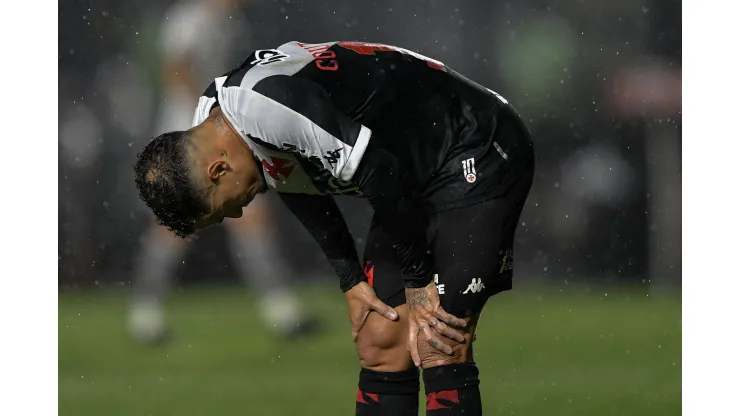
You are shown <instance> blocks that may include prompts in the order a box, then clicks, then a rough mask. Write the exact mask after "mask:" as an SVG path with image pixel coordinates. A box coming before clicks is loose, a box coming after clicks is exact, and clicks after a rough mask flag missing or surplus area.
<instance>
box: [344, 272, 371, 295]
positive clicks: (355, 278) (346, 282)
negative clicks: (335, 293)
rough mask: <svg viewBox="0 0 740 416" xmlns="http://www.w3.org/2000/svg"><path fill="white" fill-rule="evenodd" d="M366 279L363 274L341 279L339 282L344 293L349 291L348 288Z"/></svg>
mask: <svg viewBox="0 0 740 416" xmlns="http://www.w3.org/2000/svg"><path fill="white" fill-rule="evenodd" d="M364 281H365V277H364V276H363V275H353V276H352V277H350V278H348V279H341V280H340V282H339V288H340V289H342V292H343V293H347V291H348V290H350V289H352V288H353V287H355V286H357V285H359V284H360V283H362V282H364Z"/></svg>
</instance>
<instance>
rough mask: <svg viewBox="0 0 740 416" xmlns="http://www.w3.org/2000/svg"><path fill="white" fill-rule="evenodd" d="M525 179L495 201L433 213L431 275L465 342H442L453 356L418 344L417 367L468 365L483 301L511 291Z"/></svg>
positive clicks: (528, 182) (527, 179) (527, 182)
mask: <svg viewBox="0 0 740 416" xmlns="http://www.w3.org/2000/svg"><path fill="white" fill-rule="evenodd" d="M531 180H532V178H531V175H530V174H529V173H527V174H525V175H523V176H522V178H520V180H518V181H517V182H516V184H515V185H514V186H513V187H512V188H511V189H510V190H509V192H508V193H507V194H505V195H503V196H501V197H500V198H493V199H491V200H488V201H485V202H482V203H479V204H476V205H472V206H469V207H465V208H461V209H457V210H451V211H445V212H442V213H438V214H436V215H434V216H433V217H432V218H431V221H430V234H431V236H432V242H433V243H432V247H433V250H434V254H435V260H436V265H437V271H438V274H437V275H436V276H435V282H436V283H437V291H438V293H439V297H440V302H441V305H442V307H443V308H444V309H445V311H447V312H449V313H451V314H453V315H455V316H458V317H460V318H463V319H465V320H466V321H467V322H468V325H467V327H466V328H465V329H464V335H465V342H463V343H458V342H456V341H453V340H450V339H447V338H443V341H444V342H445V343H447V344H448V345H450V346H451V347H452V350H453V355H452V356H447V355H445V354H442V353H440V352H439V351H437V350H436V349H434V348H432V347H431V346H429V345H428V343H427V342H426V340H424V339H421V340H420V341H419V355H420V356H421V359H422V367H424V368H428V367H435V366H440V365H446V364H453V363H464V362H472V361H473V350H472V345H473V344H472V341H473V339H474V337H475V331H476V329H477V325H478V321H479V319H480V315H481V312H482V311H483V308H484V306H485V305H486V302H487V301H488V299H489V298H490V297H491V296H493V295H495V294H497V293H500V292H502V291H506V290H510V289H511V288H512V279H513V254H514V248H513V246H514V234H515V231H516V228H517V223H518V222H519V217H520V215H521V211H522V208H523V206H524V201H525V200H526V196H527V194H528V192H529V188H530V186H531Z"/></svg>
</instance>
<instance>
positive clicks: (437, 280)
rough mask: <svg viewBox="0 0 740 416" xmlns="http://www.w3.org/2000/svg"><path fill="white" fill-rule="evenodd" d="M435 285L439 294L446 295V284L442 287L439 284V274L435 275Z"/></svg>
mask: <svg viewBox="0 0 740 416" xmlns="http://www.w3.org/2000/svg"><path fill="white" fill-rule="evenodd" d="M434 284H435V285H437V294H439V295H444V294H445V285H444V283H442V284H441V285H440V284H439V275H438V274H435V275H434Z"/></svg>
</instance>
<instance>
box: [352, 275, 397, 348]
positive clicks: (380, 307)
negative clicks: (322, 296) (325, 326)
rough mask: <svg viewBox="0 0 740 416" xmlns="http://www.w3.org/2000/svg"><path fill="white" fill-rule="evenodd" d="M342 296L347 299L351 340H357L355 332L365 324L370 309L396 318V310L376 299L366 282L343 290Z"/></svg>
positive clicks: (389, 317) (387, 316)
mask: <svg viewBox="0 0 740 416" xmlns="http://www.w3.org/2000/svg"><path fill="white" fill-rule="evenodd" d="M344 297H345V298H346V299H347V308H348V309H349V322H350V323H351V324H352V341H353V342H354V341H356V340H357V334H359V333H360V329H362V326H363V325H365V320H367V316H368V315H369V314H370V311H375V312H377V313H379V314H381V315H383V316H384V317H386V318H388V319H390V320H391V321H395V320H397V319H398V312H396V311H395V310H394V309H393V308H391V307H390V306H388V305H386V304H385V303H383V302H382V301H381V300H380V299H378V297H377V296H375V291H374V290H373V288H372V287H370V285H369V284H367V282H360V283H358V284H357V285H355V287H353V288H352V289H350V290H348V291H346V292H344Z"/></svg>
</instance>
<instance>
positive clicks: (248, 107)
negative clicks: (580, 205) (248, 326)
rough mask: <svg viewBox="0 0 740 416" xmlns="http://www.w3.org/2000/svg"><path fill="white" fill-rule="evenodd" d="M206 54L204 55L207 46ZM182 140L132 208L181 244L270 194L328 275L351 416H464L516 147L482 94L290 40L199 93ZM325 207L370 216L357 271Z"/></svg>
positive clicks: (507, 215)
mask: <svg viewBox="0 0 740 416" xmlns="http://www.w3.org/2000/svg"><path fill="white" fill-rule="evenodd" d="M214 47H217V45H214ZM193 126H194V127H193V128H191V129H190V130H187V131H174V132H170V133H165V134H163V135H161V136H159V137H156V138H155V139H154V140H152V141H151V142H150V143H149V144H148V145H147V146H146V148H145V149H144V150H143V151H142V152H141V153H140V154H139V156H138V161H137V163H136V165H135V167H134V170H135V176H136V184H137V187H138V189H139V192H140V196H141V198H142V199H143V200H144V202H145V203H146V204H147V206H149V207H150V208H151V209H152V211H153V212H154V214H155V216H156V217H157V218H158V220H159V222H160V223H161V224H162V225H164V226H166V227H168V228H169V229H170V230H172V231H173V232H174V233H175V234H177V235H179V236H183V237H185V236H188V235H190V234H192V233H193V232H195V231H196V230H199V229H202V228H205V227H208V226H210V225H212V224H216V223H219V222H221V221H223V219H224V218H238V217H240V216H241V215H242V209H243V207H245V206H247V204H249V202H250V201H251V200H252V199H253V198H254V197H255V196H256V195H257V194H259V193H262V192H265V191H266V190H268V189H271V190H274V191H277V192H278V194H279V195H280V197H281V199H282V200H283V201H284V202H285V204H286V205H287V206H288V207H289V208H290V210H291V211H292V212H293V213H294V214H295V215H296V216H297V217H298V219H299V220H300V221H301V222H302V223H303V224H304V226H305V227H306V228H307V229H308V230H309V232H310V233H311V234H312V235H313V236H314V238H315V239H316V241H317V242H318V244H319V245H320V247H321V248H322V250H323V251H324V253H325V254H326V257H327V259H328V260H329V262H330V263H331V264H332V265H333V267H334V269H335V270H336V272H337V274H338V276H339V281H340V282H339V284H340V288H341V289H342V290H343V291H344V294H345V298H346V301H347V305H348V309H349V317H350V322H351V326H352V334H353V338H354V340H355V342H356V345H357V351H358V355H359V358H360V364H361V367H362V369H361V371H360V375H359V390H358V392H357V396H356V402H357V404H356V414H357V415H368V416H372V415H383V416H389V415H415V414H417V410H418V400H417V397H418V391H419V373H418V370H417V367H421V368H422V369H423V370H422V378H423V380H424V385H425V390H426V397H427V406H426V409H427V414H428V415H434V414H446V415H462V414H465V415H476V414H477V415H480V414H481V412H482V410H481V398H480V392H479V388H478V385H479V380H478V370H477V368H476V365H475V363H474V361H473V350H472V339H473V337H474V333H475V329H476V326H477V323H478V320H479V317H480V314H481V311H482V309H483V306H484V305H485V303H486V301H487V299H488V298H489V297H490V296H491V295H494V294H496V293H498V292H501V291H504V290H509V289H511V287H512V286H511V285H512V268H513V263H512V261H513V260H512V246H513V239H514V231H515V229H516V226H517V222H518V219H519V215H520V213H521V210H522V208H523V205H524V202H525V199H526V197H527V195H528V193H529V188H530V186H531V182H532V176H533V171H534V153H533V146H532V140H531V136H530V134H529V131H528V129H527V127H526V126H525V124H524V123H523V121H522V120H521V118H520V117H519V116H518V115H517V113H516V112H515V111H514V109H513V108H512V107H511V106H510V105H509V104H508V103H507V102H506V100H504V99H503V98H501V97H500V96H499V95H497V94H496V93H494V92H492V91H490V90H488V89H486V88H484V87H482V86H480V85H478V84H475V83H474V82H472V81H470V80H468V79H466V78H465V77H463V76H462V75H460V74H458V73H456V72H455V71H454V70H452V69H451V68H449V67H447V66H446V65H444V64H442V63H441V62H438V61H435V60H433V59H430V58H427V57H425V56H421V55H419V54H417V53H414V52H411V51H408V50H405V49H401V48H397V47H393V46H388V45H381V44H369V43H358V42H330V43H322V44H305V43H300V42H289V43H286V44H284V45H282V46H280V47H278V48H277V49H264V50H257V51H254V52H253V53H252V54H251V55H250V56H248V57H247V59H246V60H244V62H243V63H242V64H241V65H239V66H238V67H237V68H235V69H233V70H231V71H229V72H228V73H226V74H224V75H223V76H220V77H218V78H215V80H214V82H213V83H212V84H211V85H210V86H209V87H208V88H207V89H206V91H205V93H204V94H203V96H202V97H200V100H199V102H198V106H197V109H196V111H195V117H194V120H193ZM332 195H354V196H358V197H362V198H365V199H366V200H367V201H369V203H370V205H371V206H372V208H373V210H374V218H373V220H372V225H371V229H370V232H369V235H368V237H367V247H366V252H365V258H364V262H363V263H362V264H361V263H360V262H359V260H358V256H357V253H356V249H355V246H354V244H353V239H352V237H351V236H350V233H349V232H348V230H347V227H346V225H345V223H344V220H343V219H342V217H341V214H340V212H339V210H338V208H337V206H336V204H335V202H334V200H333V198H332Z"/></svg>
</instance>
